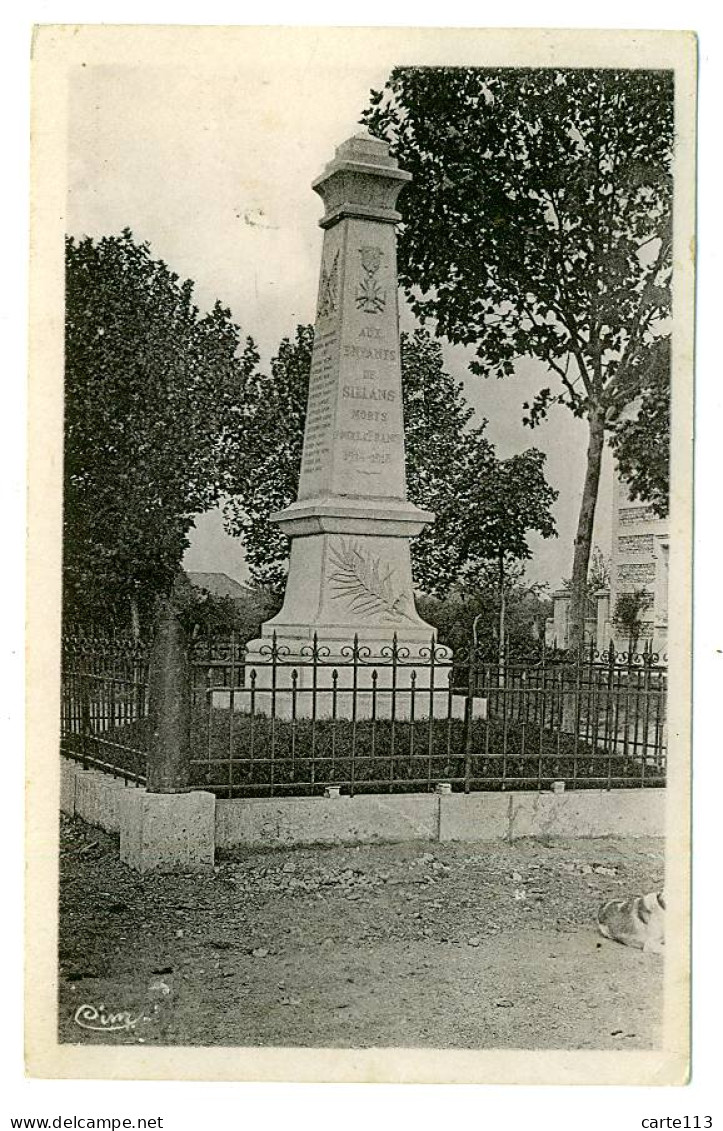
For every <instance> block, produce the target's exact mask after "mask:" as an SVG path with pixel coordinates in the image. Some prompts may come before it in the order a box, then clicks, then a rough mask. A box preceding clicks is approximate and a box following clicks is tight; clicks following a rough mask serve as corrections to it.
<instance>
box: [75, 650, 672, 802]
mask: <svg viewBox="0 0 723 1131" xmlns="http://www.w3.org/2000/svg"><path fill="white" fill-rule="evenodd" d="M147 671H148V651H147V649H146V648H145V647H144V646H142V645H132V644H130V643H129V642H127V641H122V642H120V647H119V641H118V640H114V641H113V640H111V641H109V640H107V639H106V640H103V641H101V640H99V639H98V638H79V637H74V638H71V639H69V640H67V641H66V642H65V645H64V663H63V727H62V734H63V739H62V743H63V752H64V753H68V754H70V756H71V757H75V758H76V759H78V760H80V761H83V763H84V764H86V765H90V766H93V765H95V766H98V767H100V768H103V769H109V770H111V771H112V772H115V773H119V774H121V775H122V776H124V777H126V778H127V779H128V780H132V781H137V782H140V783H142V782H143V781H144V780H145V759H146V756H147V754H148V751H149V741H150V723H149V720H148V718H147ZM192 672H193V680H192V712H191V718H192V735H191V750H192V758H191V778H190V781H189V785H190V786H191V787H195V788H200V789H208V790H212V791H213V792H215V793H216V794H217V795H218V796H222V797H254V796H256V797H258V796H276V795H282V796H283V795H301V796H314V795H318V794H320V793H321V792H323V791H324V789H326V788H329V787H332V788H338V789H340V790H341V791H342V792H344V793H348V794H355V793H356V794H358V793H379V792H391V793H394V792H419V791H428V790H431V789H434V788H435V787H436V786H437V785H438V784H439V783H442V782H446V783H449V784H450V786H451V787H452V788H453V789H454V790H464V791H478V790H520V789H527V790H529V789H533V790H543V789H549V788H551V787H553V786H554V783H559V782H564V784H565V787H566V788H568V789H589V788H613V787H614V788H621V787H626V788H645V787H649V786H660V785H664V784H665V773H666V748H667V742H666V727H665V700H666V668H665V666H664V665H661V664H660V663H658V662H657V657H655V656H654V655H653V654H652V653H650V652H648V653H645V654H642V655H639V656H632V655H628V654H616V653H614V652H612V651H608V652H607V653H605V654H603V655H602V656H600V655H598V654H597V653H594V652H593V651H589V652H587V653H586V654H585V656H583V657H571V656H565V655H560V654H552V655H550V654H549V653H547V652H546V651H545V650H544V649H542V650H541V652H540V654H539V655H538V657H537V658H536V659H529V658H528V659H526V660H525V661H521V662H518V663H515V662H512V661H505V662H503V663H490V662H486V661H482V660H480V659H478V657H477V656H476V655H474V654H473V653H470V655H469V656H468V657H467V662H466V663H465V664H462V663H460V658H459V656H457V657H456V658H455V662H454V665H450V664H449V663H448V661H447V659H446V654H445V650H444V649H441V648H440V647H439V645H437V644H436V643H435V642H434V641H431V642H430V644H429V646H427V647H426V649H424V650H422V654H421V655H418V656H416V657H413V656H410V654H409V651H408V649H406V648H404V647H401V646H399V645H398V644H397V642H396V641H394V642H393V643H392V644H390V645H389V646H388V647H387V648H386V649H384V652H383V654H382V655H381V656H378V655H377V656H374V657H372V656H371V655H370V653H369V650H368V649H367V648H366V646H365V645H364V644H363V642H360V641H359V640H358V639H355V640H354V641H353V642H352V643H350V644H349V645H347V646H345V647H343V648H341V649H340V650H339V651H338V652H337V653H335V654H334V655H332V654H330V651H329V649H328V648H326V647H325V646H323V645H320V644H319V642H318V641H317V640H316V639H314V640H313V641H310V642H309V643H308V644H307V645H305V646H303V647H301V648H300V649H299V650H298V651H297V652H295V653H294V654H293V655H291V654H290V653H289V651H288V649H286V648H285V647H283V646H281V645H279V644H278V643H277V641H276V640H275V638H272V639H271V640H269V642H268V645H267V646H266V647H265V649H264V650H263V653H262V654H261V655H258V654H256V655H255V656H254V657H253V660H250V659H249V657H248V656H247V655H246V650H245V647H244V646H243V644H242V643H241V642H240V641H239V640H237V639H235V638H229V639H224V640H221V639H214V640H207V641H202V642H196V644H195V645H194V647H193V655H192ZM555 788H560V787H559V786H556V787H555Z"/></svg>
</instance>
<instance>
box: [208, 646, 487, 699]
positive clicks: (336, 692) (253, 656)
mask: <svg viewBox="0 0 723 1131" xmlns="http://www.w3.org/2000/svg"><path fill="white" fill-rule="evenodd" d="M451 660H452V654H451V652H450V650H449V649H448V648H445V647H443V646H442V645H439V644H432V641H431V640H427V641H426V642H425V643H421V642H419V641H412V642H409V641H404V640H401V641H400V640H397V641H396V642H394V640H392V641H390V640H388V639H376V640H373V639H368V638H367V639H362V640H358V641H357V643H356V645H355V644H353V643H341V642H340V641H338V640H324V639H318V638H317V639H316V641H315V642H314V641H311V642H310V641H309V640H308V637H307V638H306V639H305V640H302V639H299V638H293V637H283V636H277V637H276V638H275V641H274V640H273V639H271V638H267V637H262V638H260V639H258V640H252V641H251V642H250V643H249V645H248V649H247V653H246V664H245V671H246V687H245V688H243V689H241V690H237V691H234V692H233V695H231V693H230V692H228V691H219V692H214V693H213V705H214V706H215V707H218V708H224V709H228V708H232V709H233V710H237V711H245V712H248V713H250V714H259V715H261V714H263V715H274V716H275V717H276V718H283V719H291V718H304V719H308V718H317V719H332V718H337V719H355V718H356V719H360V720H361V719H380V720H381V719H391V718H395V719H400V720H401V719H423V718H429V717H430V716H431V717H432V718H437V719H445V718H448V717H452V718H463V717H464V702H465V697H464V696H463V695H454V694H453V693H452V688H451V684H450V677H451V671H452V666H451Z"/></svg>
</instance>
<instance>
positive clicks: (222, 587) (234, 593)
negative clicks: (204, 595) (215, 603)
mask: <svg viewBox="0 0 723 1131" xmlns="http://www.w3.org/2000/svg"><path fill="white" fill-rule="evenodd" d="M186 576H187V578H188V580H189V581H190V582H191V585H195V586H197V587H198V588H199V589H207V590H208V592H209V593H213V595H214V597H231V598H239V597H248V595H249V593H250V592H251V590H250V589H249V588H248V586H247V585H241V583H240V582H239V581H234V579H233V578H232V577H229V576H228V574H226V573H196V572H191V571H187V572H186Z"/></svg>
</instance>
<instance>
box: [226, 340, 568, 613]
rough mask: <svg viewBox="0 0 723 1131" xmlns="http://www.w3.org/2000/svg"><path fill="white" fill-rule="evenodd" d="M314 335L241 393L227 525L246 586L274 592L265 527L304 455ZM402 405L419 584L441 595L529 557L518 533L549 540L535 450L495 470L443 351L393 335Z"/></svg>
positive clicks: (280, 556)
mask: <svg viewBox="0 0 723 1131" xmlns="http://www.w3.org/2000/svg"><path fill="white" fill-rule="evenodd" d="M312 347H313V329H312V327H310V326H300V327H298V328H297V331H296V335H295V339H294V341H293V342H291V341H289V340H288V339H285V340H284V341H283V342H282V343H281V346H280V348H279V353H278V355H277V357H276V358H275V359H274V361H273V362H272V367H271V377H270V378H268V377H264V376H262V375H255V376H254V378H253V380H252V381H251V382H250V383H249V389H250V390H251V392H250V400H249V406H250V407H249V434H248V442H247V445H246V456H245V458H244V459H243V460H242V461H240V462H239V465H238V467H237V473H236V479H235V481H234V483H233V485H232V489H231V498H230V499H229V501H228V503H227V504H226V519H227V526H228V529H229V530H230V532H231V533H234V534H240V535H241V536H242V537H243V539H244V545H245V548H246V560H247V563H248V564H249V567H250V570H251V576H252V579H253V580H254V581H255V582H256V583H257V584H263V585H268V586H270V587H271V588H273V589H274V590H275V591H277V592H280V591H282V590H283V586H284V583H285V578H286V569H287V560H288V539H287V538H286V537H285V535H283V534H281V532H280V531H279V530H278V528H277V527H275V526H274V525H273V524H271V523H270V521H269V516H270V514H271V513H272V512H273V511H276V510H281V509H282V508H283V507H285V506H288V504H289V503H290V502H292V501H293V500H294V499H295V498H296V491H297V488H298V480H299V469H300V465H301V451H302V445H303V431H304V420H305V416H306V397H307V390H308V382H309V371H310V367H311V351H312ZM400 355H401V364H402V394H403V403H404V432H405V444H406V458H407V480H408V493H409V498H410V499H411V500H412V501H413V502H414V503H417V504H418V505H419V506H422V507H425V508H429V509H430V510H432V511H434V512H435V513H436V515H437V520H436V522H435V523H433V524H432V525H431V526H430V527H427V528H426V529H425V530H424V531H423V532H422V534H421V535H420V536H419V537H418V538H416V539H415V540H414V542H413V543H412V564H413V571H414V578H415V582H416V584H417V585H419V586H420V587H421V588H422V589H423V590H425V591H427V592H429V593H438V594H441V593H444V592H446V591H447V590H448V589H449V588H450V587H451V586H453V585H455V584H456V583H457V582H458V581H460V580H466V581H468V582H470V581H474V579H475V578H476V577H477V576H479V574H480V571H481V570H483V568H484V567H485V565H486V563H487V562H488V560H489V558H490V557H492V558H494V560H495V562H499V561H500V560H501V561H502V565H503V567H506V566H507V565H508V564H509V563H510V562H512V561H515V560H519V559H524V558H527V557H529V556H530V551H529V548H528V545H527V540H526V533H527V532H528V531H529V530H537V531H538V532H539V533H541V534H542V535H543V536H545V537H547V536H549V535H550V534H552V533H553V531H554V524H553V521H552V518H551V516H550V514H549V506H550V504H551V502H552V501H553V500H554V498H555V495H556V492H554V491H552V489H551V488H550V487H549V486H548V485H547V484H546V482H545V480H544V475H543V474H542V465H543V462H544V457H543V456H542V455H541V453H539V452H536V451H534V450H531V451H529V452H525V453H522V454H521V455H519V456H514V457H512V459H510V460H505V461H499V460H498V459H497V457H496V455H495V452H494V448H493V446H492V444H491V443H490V442H489V440H488V439H487V438H486V436H485V435H484V425H482V426H481V427H478V428H475V429H470V428H469V427H468V425H469V421H470V418H471V416H472V410H471V409H470V408H469V406H468V405H467V404H466V402H465V401H464V398H463V395H462V389H461V386H460V385H458V384H456V383H455V382H454V380H453V379H452V378H451V377H450V376H449V374H448V373H446V372H445V369H444V362H443V357H442V350H441V346H440V344H439V343H438V342H437V341H435V340H434V339H433V338H432V337H430V335H429V334H427V333H426V332H424V331H422V330H417V331H416V332H415V333H414V334H412V335H407V334H402V336H401V349H400Z"/></svg>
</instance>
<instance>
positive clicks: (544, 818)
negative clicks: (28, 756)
mask: <svg viewBox="0 0 723 1131" xmlns="http://www.w3.org/2000/svg"><path fill="white" fill-rule="evenodd" d="M131 798H132V800H131ZM60 807H61V809H62V811H63V812H64V813H67V814H69V815H70V816H73V815H75V816H78V817H82V818H83V820H84V821H87V822H88V824H89V825H94V826H96V827H98V828H102V829H105V830H106V832H120V835H121V842H122V844H124V845H125V846H126V847H125V848H124V851H123V853H122V858H123V859H125V860H126V862H128V863H130V864H131V865H132V866H134V867H138V868H139V870H141V871H146V870H148V868H150V867H154V866H156V864H154V859H155V857H154V852H156V853H157V854H158V862H157V863H158V864H160V865H163V866H164V867H165V866H173V865H174V864H178V865H179V866H180V864H181V861H182V860H183V861H185V862H186V865H190V866H201V867H208V866H209V863H210V862H211V861H212V859H213V853H214V851H215V849H216V848H221V849H229V848H274V847H290V846H291V845H295V844H373V843H382V842H387V843H395V842H402V841H425V842H429V841H443V842H444V841H488V840H517V839H518V838H520V837H557V836H559V837H604V836H620V837H642V836H664V835H665V790H664V789H612V790H598V789H589V790H577V791H576V790H570V791H567V792H564V793H512V792H510V793H470V794H464V793H449V794H443V795H437V794H433V793H417V794H396V795H393V796H385V795H378V794H376V795H360V796H357V797H335V798H326V797H278V798H276V797H271V798H248V799H245V798H244V799H238V800H226V799H216V798H215V797H214V796H213V794H211V793H205V792H203V791H196V792H195V793H193V794H170V795H158V794H147V793H146V791H145V790H143V789H138V788H137V787H136V786H134V785H127V786H126V785H125V784H124V782H122V781H120V780H117V779H114V778H109V777H107V776H106V775H105V774H102V773H100V772H98V771H96V770H83V769H81V768H80V766H78V765H76V764H75V763H73V762H69V761H68V760H67V759H65V758H63V759H61V772H60ZM164 823H165V825H168V826H169V830H170V831H168V832H164V828H165V825H164ZM174 824H175V825H176V828H175V831H174V830H173V829H172V828H171V826H173V825H174ZM196 842H198V843H196ZM154 845H155V846H156V847H155V848H154V847H153V846H154ZM141 848H142V849H143V851H141Z"/></svg>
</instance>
